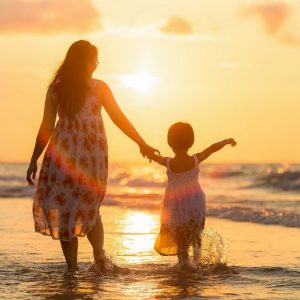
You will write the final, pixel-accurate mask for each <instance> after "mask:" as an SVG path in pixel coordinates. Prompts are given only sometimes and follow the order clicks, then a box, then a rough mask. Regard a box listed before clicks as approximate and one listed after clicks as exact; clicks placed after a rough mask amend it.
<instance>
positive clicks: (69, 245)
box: [60, 237, 78, 270]
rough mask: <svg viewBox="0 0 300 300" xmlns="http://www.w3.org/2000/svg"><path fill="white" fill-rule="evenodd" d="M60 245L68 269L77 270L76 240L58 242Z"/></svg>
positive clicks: (75, 238)
mask: <svg viewBox="0 0 300 300" xmlns="http://www.w3.org/2000/svg"><path fill="white" fill-rule="evenodd" d="M60 244H61V248H62V251H63V253H64V256H65V259H66V263H67V265H68V268H69V269H72V270H75V269H78V266H77V253H78V238H77V237H74V238H73V239H72V240H71V241H60Z"/></svg>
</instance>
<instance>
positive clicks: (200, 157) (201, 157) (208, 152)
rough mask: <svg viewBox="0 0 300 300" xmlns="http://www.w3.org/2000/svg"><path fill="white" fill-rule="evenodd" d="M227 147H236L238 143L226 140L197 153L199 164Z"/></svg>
mask: <svg viewBox="0 0 300 300" xmlns="http://www.w3.org/2000/svg"><path fill="white" fill-rule="evenodd" d="M226 145H231V146H232V147H234V146H235V145H236V141H235V140H234V139H226V140H223V141H221V142H218V143H215V144H212V145H211V146H209V147H208V148H206V149H205V150H203V151H202V152H199V153H196V155H197V158H198V162H199V163H200V162H201V161H203V160H205V159H207V158H208V157H209V156H210V155H211V154H213V153H214V152H217V151H219V150H221V149H222V148H223V147H224V146H226Z"/></svg>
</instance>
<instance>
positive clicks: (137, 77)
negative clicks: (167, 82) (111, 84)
mask: <svg viewBox="0 0 300 300" xmlns="http://www.w3.org/2000/svg"><path fill="white" fill-rule="evenodd" d="M157 81H158V78H157V77H155V76H153V75H151V74H149V73H147V72H139V73H136V74H126V75H123V76H122V77H121V84H122V85H123V86H125V87H129V88H133V89H135V90H136V91H139V92H145V91H149V90H150V89H152V87H153V86H154V85H155V84H156V83H157Z"/></svg>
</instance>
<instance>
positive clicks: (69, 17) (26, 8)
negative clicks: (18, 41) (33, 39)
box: [0, 0, 101, 34]
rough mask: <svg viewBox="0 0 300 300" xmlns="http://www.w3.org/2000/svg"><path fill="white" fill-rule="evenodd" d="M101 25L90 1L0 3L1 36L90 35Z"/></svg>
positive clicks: (16, 0) (19, 0) (3, 0)
mask: <svg viewBox="0 0 300 300" xmlns="http://www.w3.org/2000/svg"><path fill="white" fill-rule="evenodd" d="M99 21H100V14H99V12H98V11H97V10H96V8H95V7H94V6H93V5H92V4H91V2H90V0H84V1H83V0H72V1H69V0H47V1H45V0H30V1H29V0H0V33H26V32H38V33H48V34H52V33H58V32H88V31H90V30H93V29H95V28H100V27H101V26H100V24H99Z"/></svg>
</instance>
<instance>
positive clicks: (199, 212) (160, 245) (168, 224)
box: [148, 122, 236, 266]
mask: <svg viewBox="0 0 300 300" xmlns="http://www.w3.org/2000/svg"><path fill="white" fill-rule="evenodd" d="M193 143H194V132H193V128H192V127H191V125H189V124H187V123H181V122H178V123H175V124H173V125H172V126H171V127H170V128H169V131H168V144H169V146H170V147H171V148H172V150H173V152H174V153H175V156H174V157H173V158H170V157H162V156H160V155H157V154H155V153H153V154H151V155H149V156H148V158H150V159H153V160H154V161H156V162H157V163H159V164H161V165H163V166H166V167H167V175H168V184H167V188H166V191H165V195H164V199H163V201H162V205H161V228H160V233H159V235H158V237H157V239H156V242H155V246H154V248H155V250H156V251H157V252H158V253H160V254H161V255H176V254H177V257H178V262H179V265H180V266H186V265H187V264H188V262H189V257H188V249H189V247H190V246H193V250H194V262H195V263H197V262H198V261H199V254H200V247H201V239H200V235H201V232H202V230H203V228H204V224H205V211H206V204H205V194H204V192H203V191H202V189H201V187H200V184H199V182H198V173H199V167H198V165H199V163H200V162H202V161H204V160H205V159H206V158H208V157H209V156H210V155H211V154H212V153H214V152H216V151H219V150H220V149H222V148H223V147H224V146H225V145H228V144H230V145H231V146H235V145H236V142H235V140H234V139H226V140H223V141H221V142H218V143H215V144H213V145H211V146H210V147H208V148H207V149H205V150H204V151H202V152H199V153H196V154H194V155H192V156H190V155H188V153H187V152H188V150H189V148H190V147H191V146H192V145H193Z"/></svg>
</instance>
